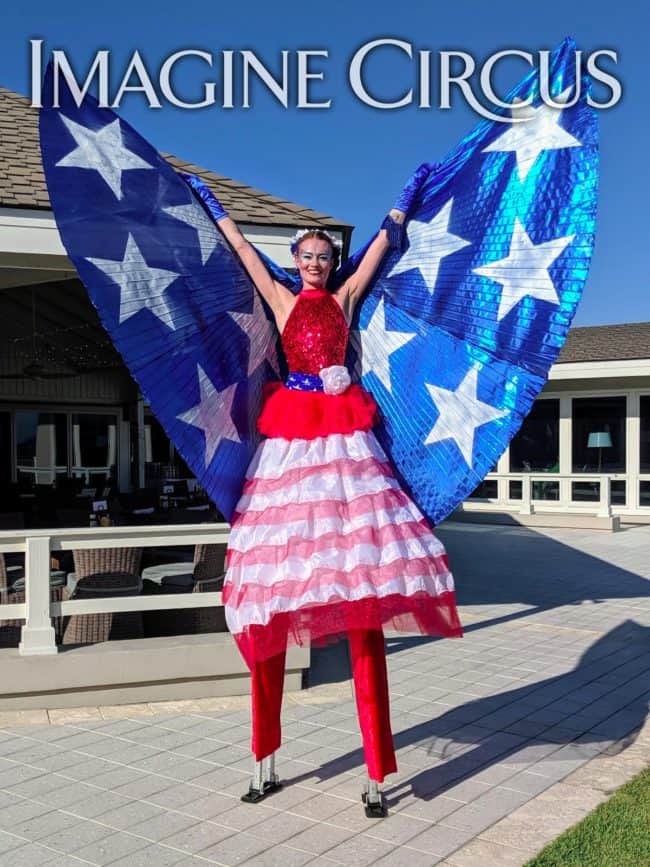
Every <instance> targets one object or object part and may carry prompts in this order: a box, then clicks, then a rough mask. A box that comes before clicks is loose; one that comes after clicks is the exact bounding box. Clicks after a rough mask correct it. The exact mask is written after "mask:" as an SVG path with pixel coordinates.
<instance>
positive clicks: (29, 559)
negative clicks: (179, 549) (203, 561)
mask: <svg viewBox="0 0 650 867" xmlns="http://www.w3.org/2000/svg"><path fill="white" fill-rule="evenodd" d="M229 533H230V528H229V526H228V524H181V525H177V524H175V525H173V526H169V525H165V526H152V527H88V528H86V527H82V528H70V529H66V528H63V529H52V530H5V531H1V532H0V553H3V554H6V553H12V552H24V554H25V601H24V602H19V603H11V604H5V605H0V620H5V619H24V620H25V625H24V626H23V628H22V634H21V641H20V645H19V651H20V653H21V654H22V655H25V656H27V655H37V654H41V655H42V654H51V653H57V645H56V641H55V634H54V628H53V626H52V617H60V616H67V615H72V614H99V613H109V612H110V613H114V612H118V611H160V610H165V609H174V608H208V607H214V606H221V605H223V602H222V598H221V593H173V594H164V595H156V596H127V597H116V598H112V597H104V598H102V599H76V600H69V601H66V602H52V601H51V600H50V559H51V554H52V552H53V551H70V550H73V549H79V548H129V547H131V548H133V547H137V548H155V547H158V546H162V545H164V546H165V547H168V546H172V545H199V544H214V545H219V544H225V543H227V541H228V535H229ZM189 566H190V564H189V563H188V567H189Z"/></svg>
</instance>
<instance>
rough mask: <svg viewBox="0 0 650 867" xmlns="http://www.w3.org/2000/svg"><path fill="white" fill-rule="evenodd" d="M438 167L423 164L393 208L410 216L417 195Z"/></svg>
mask: <svg viewBox="0 0 650 867" xmlns="http://www.w3.org/2000/svg"><path fill="white" fill-rule="evenodd" d="M437 167H438V163H422V165H421V166H418V167H417V169H416V170H415V171H414V172H413V174H412V175H411V177H410V178H409V179H408V181H407V182H406V184H405V186H404V189H403V190H402V192H401V193H400V194H399V196H398V197H397V200H396V202H395V204H394V205H393V208H395V209H396V210H398V211H402V212H403V213H405V214H408V212H409V211H410V210H411V208H412V207H413V203H414V202H415V199H416V198H417V194H418V193H419V192H420V188H421V187H422V184H423V183H424V182H425V181H426V179H427V178H428V177H429V175H430V174H431V172H432V171H434V170H435V169H436V168H437Z"/></svg>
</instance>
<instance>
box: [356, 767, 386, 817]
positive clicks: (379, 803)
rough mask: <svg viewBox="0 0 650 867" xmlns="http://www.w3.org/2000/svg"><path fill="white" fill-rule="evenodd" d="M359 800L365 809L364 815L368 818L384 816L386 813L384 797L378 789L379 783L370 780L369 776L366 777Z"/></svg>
mask: <svg viewBox="0 0 650 867" xmlns="http://www.w3.org/2000/svg"><path fill="white" fill-rule="evenodd" d="M361 800H362V801H363V804H364V807H365V810H366V816H367V817H368V818H369V819H383V818H384V816H385V815H386V809H385V807H384V797H383V795H382V793H381V792H380V791H379V784H378V783H377V782H376V781H375V780H371V779H370V777H368V779H367V780H366V782H365V785H364V787H363V793H362V795H361Z"/></svg>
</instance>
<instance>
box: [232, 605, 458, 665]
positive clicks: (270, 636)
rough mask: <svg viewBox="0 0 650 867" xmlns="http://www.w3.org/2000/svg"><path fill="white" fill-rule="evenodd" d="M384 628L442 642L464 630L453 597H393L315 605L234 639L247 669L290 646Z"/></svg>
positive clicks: (325, 640)
mask: <svg viewBox="0 0 650 867" xmlns="http://www.w3.org/2000/svg"><path fill="white" fill-rule="evenodd" d="M382 628H388V629H392V630H395V631H397V632H413V633H419V634H420V635H431V636H440V637H442V638H461V637H462V634H463V628H462V626H461V623H460V620H459V619H458V612H457V611H456V602H455V594H454V593H453V592H446V593H442V594H440V596H436V597H432V596H430V595H429V594H428V593H417V594H414V595H413V596H402V595H401V594H395V595H393V596H385V597H382V598H381V599H380V598H377V597H376V596H368V597H366V598H364V599H359V600H356V601H354V602H341V601H340V600H337V601H336V602H332V603H328V604H325V605H315V606H312V607H310V608H302V609H299V610H298V611H286V612H281V613H279V614H275V615H274V616H273V617H272V618H271V621H270V622H269V623H268V624H267V625H265V626H250V627H248V629H246V631H245V632H242V633H239V634H236V635H235V636H234V638H235V641H236V642H237V646H238V647H239V652H240V653H241V655H242V656H243V658H244V660H245V661H246V664H247V665H248V667H249V668H251V667H252V666H253V664H254V663H255V662H259V661H261V660H264V659H269V658H270V657H272V656H277V654H278V653H282V652H283V651H284V649H285V647H287V646H291V645H293V644H298V645H301V646H302V645H304V644H312V645H315V646H318V645H323V644H329V643H331V642H334V641H338V640H339V639H341V638H343V637H345V636H346V635H347V634H348V632H349V631H350V630H351V629H382Z"/></svg>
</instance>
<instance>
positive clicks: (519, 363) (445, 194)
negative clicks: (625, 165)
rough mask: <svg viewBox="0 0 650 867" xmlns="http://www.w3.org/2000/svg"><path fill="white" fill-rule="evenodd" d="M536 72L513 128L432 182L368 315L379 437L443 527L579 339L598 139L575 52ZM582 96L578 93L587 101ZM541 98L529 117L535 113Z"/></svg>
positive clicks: (485, 137) (467, 151)
mask: <svg viewBox="0 0 650 867" xmlns="http://www.w3.org/2000/svg"><path fill="white" fill-rule="evenodd" d="M550 70H551V76H550V80H551V87H550V93H551V95H552V96H553V97H554V100H555V102H556V103H557V105H558V107H557V108H552V107H550V106H548V105H546V104H545V103H544V102H543V101H542V99H541V96H540V84H539V79H538V75H537V73H536V72H535V73H531V74H530V75H529V76H527V78H526V79H524V81H523V82H522V83H521V84H520V85H519V86H518V87H516V88H515V89H514V90H513V92H512V93H511V94H510V96H509V99H508V100H507V101H508V102H510V103H513V106H514V107H513V108H512V109H511V110H509V111H510V112H511V113H512V116H513V121H516V122H512V123H498V122H487V121H484V122H482V123H480V124H479V125H478V126H477V127H476V129H474V130H473V131H472V132H471V133H470V134H469V135H468V136H467V137H466V138H465V139H463V141H461V142H460V144H459V145H458V146H457V147H456V148H454V149H453V151H452V152H451V153H450V154H449V155H448V156H447V157H446V158H445V159H444V160H443V161H442V163H440V164H439V165H438V167H437V169H436V170H434V171H432V172H431V173H430V175H429V177H428V178H427V179H426V181H425V183H424V185H423V187H422V188H421V190H420V192H419V195H418V198H417V200H416V202H415V204H414V207H413V208H412V210H411V211H410V212H409V221H408V223H407V229H406V232H407V242H406V245H405V247H406V249H405V250H403V251H396V252H392V253H390V254H389V256H388V257H387V259H386V260H385V262H384V264H383V266H382V268H381V270H380V272H379V274H378V276H377V278H376V279H375V281H374V283H373V285H372V287H371V289H370V291H369V292H368V294H367V295H366V296H365V298H364V300H363V302H362V304H361V305H360V307H359V308H358V310H357V315H356V319H355V328H356V331H355V340H354V344H355V350H356V351H355V350H353V352H352V355H353V357H355V356H356V360H355V362H354V363H355V364H356V369H357V371H358V375H359V376H360V377H361V380H362V382H363V384H364V385H365V386H366V387H367V388H368V389H369V390H370V391H372V393H373V395H374V396H375V399H376V400H377V402H378V404H379V406H380V409H381V411H382V414H383V421H382V424H381V426H380V428H379V431H378V435H379V439H380V440H381V442H382V444H383V445H384V447H385V449H386V450H387V452H388V453H389V455H390V457H391V459H392V462H393V464H394V466H395V468H396V469H397V471H398V474H399V475H400V476H401V478H402V481H403V482H404V484H405V485H406V487H407V488H408V489H409V490H410V492H411V494H412V495H413V497H414V499H415V500H416V502H417V503H418V505H419V506H420V508H421V509H422V511H423V512H424V513H425V514H426V515H427V517H428V518H429V519H430V520H432V521H433V522H434V523H438V522H439V521H441V520H442V519H443V518H444V517H445V516H446V515H448V514H449V513H450V512H451V511H452V510H453V509H454V508H455V507H456V506H457V505H458V504H459V503H460V502H462V500H464V499H465V498H466V497H467V496H468V495H469V494H470V493H471V492H472V490H474V488H475V487H476V486H477V485H478V484H479V482H480V481H481V480H482V479H483V478H484V477H485V475H486V474H487V473H488V472H489V471H490V470H492V469H493V467H494V465H495V463H496V462H497V460H498V458H499V457H500V455H501V454H502V453H503V452H504V450H505V448H506V447H507V445H508V443H509V442H510V440H511V439H512V437H513V436H514V434H515V433H516V432H517V430H518V429H519V427H520V426H521V423H522V421H523V419H524V418H525V416H526V414H527V413H528V412H529V410H530V408H531V406H532V403H533V401H534V400H535V397H536V396H537V395H538V394H539V392H540V390H541V389H542V387H543V386H544V384H545V382H546V379H547V376H548V372H549V369H550V367H551V365H552V364H553V362H554V361H555V360H556V358H557V356H558V354H559V351H560V349H561V347H562V345H563V343H564V340H565V339H566V336H567V333H568V330H569V326H570V324H571V320H572V318H573V316H574V314H575V311H576V306H577V304H578V301H579V299H580V295H581V293H582V290H583V287H584V285H585V281H586V278H587V273H588V269H589V263H590V259H591V254H592V250H593V244H594V232H595V221H596V201H597V189H598V129H597V122H596V115H595V112H594V111H593V109H591V108H590V107H589V106H588V104H587V95H588V88H589V81H588V79H587V77H586V76H582V77H578V79H577V84H578V85H579V87H578V88H576V87H575V85H576V65H575V44H574V43H573V41H572V40H566V41H565V42H564V43H563V44H562V45H561V46H560V47H559V48H558V49H557V50H556V51H555V52H554V53H553V55H552V57H551V63H550ZM577 89H579V97H578V98H577V99H576V98H575V92H576V90H577ZM529 97H532V101H531V104H530V106H528V107H525V106H524V105H523V104H522V102H523V101H526V100H527V99H528V98H529Z"/></svg>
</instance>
